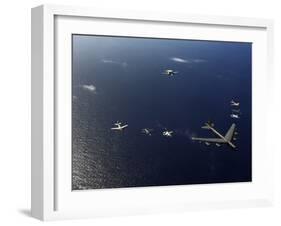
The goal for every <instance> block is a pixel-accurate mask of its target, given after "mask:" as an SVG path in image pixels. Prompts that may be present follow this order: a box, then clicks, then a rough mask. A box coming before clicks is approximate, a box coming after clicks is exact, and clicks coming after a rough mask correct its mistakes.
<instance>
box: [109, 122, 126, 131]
mask: <svg viewBox="0 0 281 226" xmlns="http://www.w3.org/2000/svg"><path fill="white" fill-rule="evenodd" d="M114 125H115V126H116V127H113V128H111V129H112V130H118V131H122V130H123V129H125V128H127V127H128V124H126V125H122V123H121V122H116V123H114Z"/></svg>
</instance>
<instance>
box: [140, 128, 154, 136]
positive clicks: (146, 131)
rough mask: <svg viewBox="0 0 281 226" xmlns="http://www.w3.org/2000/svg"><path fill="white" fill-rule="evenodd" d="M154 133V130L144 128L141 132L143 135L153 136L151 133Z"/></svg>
mask: <svg viewBox="0 0 281 226" xmlns="http://www.w3.org/2000/svg"><path fill="white" fill-rule="evenodd" d="M152 131H153V129H149V128H144V129H142V130H141V132H142V133H144V134H146V135H148V136H151V132H152Z"/></svg>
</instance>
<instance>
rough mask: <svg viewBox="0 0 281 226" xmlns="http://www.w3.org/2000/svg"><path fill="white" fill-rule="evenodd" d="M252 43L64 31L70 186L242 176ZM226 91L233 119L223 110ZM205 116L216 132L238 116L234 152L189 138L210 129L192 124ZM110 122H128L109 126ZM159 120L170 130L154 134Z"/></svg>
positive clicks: (247, 161)
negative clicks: (68, 36)
mask: <svg viewBox="0 0 281 226" xmlns="http://www.w3.org/2000/svg"><path fill="white" fill-rule="evenodd" d="M251 51H252V46H251V43H234V42H233V43H231V42H210V41H191V40H190V41H189V40H166V39H143V38H124V37H103V36H86V35H73V68H72V69H73V75H72V76H73V78H72V82H73V84H72V92H73V101H72V127H73V128H72V130H73V131H72V136H73V137H72V139H73V141H72V188H73V189H74V190H78V189H97V188H117V187H134V186H160V185H180V184H197V183H222V182H244V181H251V175H252V172H251V166H252V164H251V74H252V72H251ZM165 69H173V70H175V71H178V72H179V73H178V74H176V75H175V76H173V77H168V76H165V75H162V74H161V73H162V72H163V71H164V70H165ZM232 99H234V100H237V101H239V102H240V105H241V107H240V109H241V118H240V119H232V118H230V114H231V109H232V107H231V106H230V101H231V100H232ZM209 119H211V120H212V121H213V122H214V123H215V128H216V129H217V130H218V131H220V132H221V133H222V134H225V133H226V131H227V130H228V128H229V127H230V125H231V124H232V123H233V122H234V123H236V124H237V131H238V133H239V134H238V136H237V140H236V141H234V143H235V144H236V145H237V146H238V150H237V151H234V150H233V149H231V148H230V147H229V146H221V147H217V146H215V145H211V146H206V145H204V144H199V143H198V142H194V141H191V140H190V137H191V136H199V137H214V134H212V133H211V132H210V131H208V130H203V129H201V126H202V125H203V123H204V122H206V121H208V120H209ZM116 121H121V122H124V123H126V124H128V125H129V126H128V128H126V129H125V130H124V131H122V132H119V131H112V130H111V129H110V128H111V127H113V123H115V122H116ZM143 128H152V129H153V132H152V136H147V135H145V134H143V133H141V129H143ZM165 128H167V129H169V130H174V131H175V132H174V134H173V135H174V136H173V137H171V138H169V137H164V136H162V132H163V130H164V129H165Z"/></svg>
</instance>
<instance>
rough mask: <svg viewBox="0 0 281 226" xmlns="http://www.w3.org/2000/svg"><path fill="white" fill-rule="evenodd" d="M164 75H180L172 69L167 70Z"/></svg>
mask: <svg viewBox="0 0 281 226" xmlns="http://www.w3.org/2000/svg"><path fill="white" fill-rule="evenodd" d="M162 74H163V75H167V76H174V75H175V74H178V72H177V71H174V70H171V69H167V70H165V71H164V72H163V73H162Z"/></svg>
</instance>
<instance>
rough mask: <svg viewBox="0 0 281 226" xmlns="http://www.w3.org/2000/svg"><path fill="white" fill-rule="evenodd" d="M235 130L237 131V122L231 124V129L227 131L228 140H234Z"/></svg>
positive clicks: (226, 137)
mask: <svg viewBox="0 0 281 226" xmlns="http://www.w3.org/2000/svg"><path fill="white" fill-rule="evenodd" d="M234 131H235V123H233V124H232V125H231V127H230V128H229V130H228V131H227V133H226V134H225V139H226V140H227V141H231V140H232V138H233V134H234Z"/></svg>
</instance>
